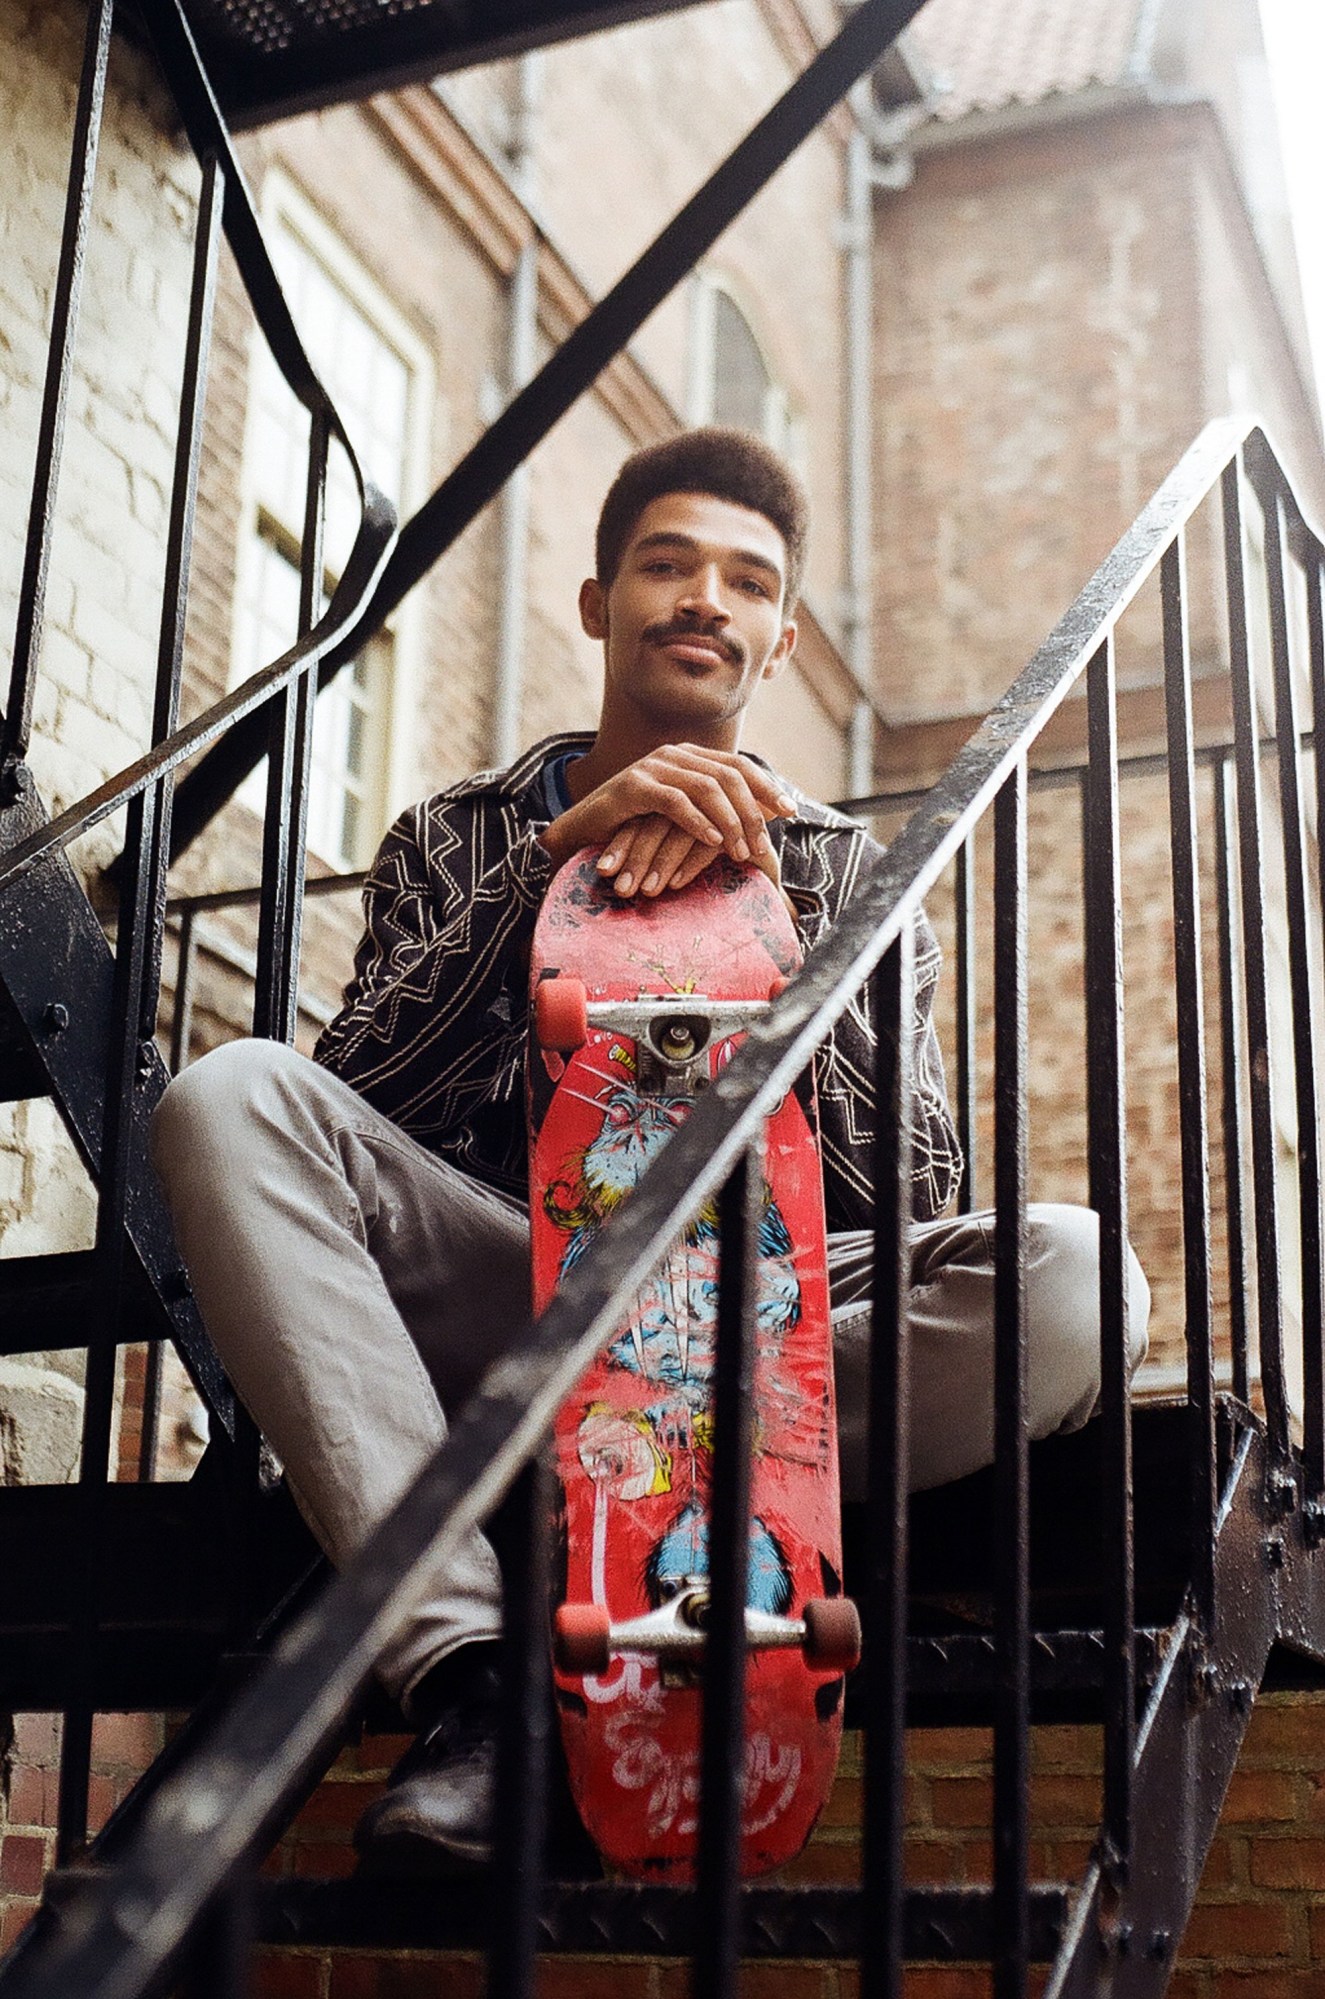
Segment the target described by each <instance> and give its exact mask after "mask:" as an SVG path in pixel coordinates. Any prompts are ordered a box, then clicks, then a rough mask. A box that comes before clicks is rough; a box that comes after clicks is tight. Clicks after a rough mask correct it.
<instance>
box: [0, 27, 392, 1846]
mask: <svg viewBox="0 0 1325 1999" xmlns="http://www.w3.org/2000/svg"><path fill="white" fill-rule="evenodd" d="M142 12H143V14H144V16H145V17H146V19H147V20H148V23H149V25H150V26H151V28H152V30H153V33H154V35H155V36H156V38H157V42H158V47H159V49H160V51H161V53H162V56H163V60H164V61H165V62H166V63H167V66H168V73H169V74H170V75H171V77H172V80H173V82H174V84H175V86H176V89H177V92H178V93H179V94H181V95H182V96H184V97H186V98H187V99H188V101H189V102H190V105H191V116H192V129H193V133H194V137H195V140H196V143H197V155H198V161H199V165H200V169H201V182H200V189H199V199H198V208H197V216H196V222H195V225H194V254H193V270H192V281H191V287H190V298H189V315H188V329H187V337H186V346H185V353H184V357H183V366H182V375H181V386H180V408H179V420H178V429H177V443H176V452H175V465H174V477H173V482H172V489H171V497H170V512H169V523H168V528H167V540H166V562H165V576H164V587H163V593H162V602H161V612H160V622H159V636H158V644H157V659H156V678H155V697H154V705H153V712H152V721H151V748H150V749H149V750H148V751H147V753H146V754H145V755H144V756H143V757H141V758H139V759H138V760H137V762H136V763H135V764H134V765H133V766H132V767H131V768H130V769H129V770H128V771H125V772H121V773H120V774H119V776H118V777H116V778H113V779H111V780H110V781H109V782H108V783H106V784H104V785H102V786H101V787H100V788H99V789H98V790H97V791H96V792H94V793H93V794H92V795H91V796H89V797H88V798H85V799H83V800H81V801H80V802H79V803H78V804H77V805H75V806H74V807H73V808H71V810H70V811H69V812H66V813H64V814H63V815H62V816H61V817H60V818H59V819H57V820H55V821H54V822H52V823H50V824H42V823H41V814H40V810H39V808H38V807H37V805H36V801H35V797H34V795H33V792H32V788H31V784H30V780H29V779H28V774H27V772H26V769H25V762H24V760H25V757H26V753H27V749H28V745H29V740H30V735H31V729H32V716H33V709H34V697H35V690H36V684H37V676H38V672H39V666H40V656H41V637H42V622H43V604H44V598H45V586H46V578H47V573H48V569H49V562H50V550H51V544H52V538H53V534H54V530H55V524H56V503H57V493H58V483H59V473H60V464H61V457H62V447H63V441H64V428H65V408H66V403H67V397H68V387H69V382H70V380H71V375H72V370H73V365H74V356H75V338H76V331H77V324H78V316H79V303H80V298H81V293H82V286H83V276H84V266H85V255H84V252H85V247H86V243H87V237H88V231H89V228H90V226H91V216H92V205H93V199H94V191H95V165H96V156H97V147H98V139H99V135H100V129H101V122H102V116H103V110H104V98H105V82H106V67H107V58H108V50H109V41H110V34H111V23H112V15H113V7H112V5H111V0H96V4H94V5H93V7H92V8H91V9H90V11H89V16H88V24H87V32H86V40H85V49H84V60H83V71H82V82H81V87H80V93H79V99H78V110H77V116H76V121H75V129H74V138H73V155H72V164H71V171H70V178H69V194H68V201H67V206H66V215H65V225H64V234H63V239H62V245H61V252H60V259H59V266H58V272H57V277H56V285H55V296H54V303H53V309H52V335H51V342H50V347H49V352H48V363H47V374H46V383H45V391H44V397H43V405H42V416H41V424H40V431H39V437H38V443H37V454H36V469H35V474H34V480H33V492H32V501H31V506H30V511H29V524H28V535H27V543H26V552H25V563H24V572H23V577H22V583H21V590H20V598H19V610H18V620H17V632H16V640H15V648H14V658H13V666H12V672H11V678H10V684H9V693H8V701H7V706H6V709H5V714H4V717H3V722H2V723H0V803H2V804H4V805H6V806H8V807H10V808H11V810H13V811H14V813H15V815H16V818H15V822H13V823H12V824H11V829H10V830H11V833H13V832H16V833H17V835H18V837H17V838H16V839H13V841H12V844H11V845H10V846H9V848H8V851H7V852H6V853H5V854H4V856H3V860H2V861H0V883H3V884H14V883H16V882H21V881H23V879H24V877H25V876H27V875H30V874H32V873H33V872H34V871H35V870H36V869H38V868H44V869H45V870H46V875H45V880H46V885H47V887H48V889H49V892H50V895H51V898H52V901H51V906H50V910H49V919H50V920H52V921H54V920H58V917H57V912H58V911H59V907H60V905H59V894H60V892H61V891H63V892H64V894H65V895H66V896H67V895H69V894H72V893H75V891H74V889H73V883H72V877H68V876H67V874H66V875H61V874H60V873H59V870H58V868H55V869H54V872H53V871H52V869H53V864H54V863H55V862H56V861H57V860H58V857H59V856H60V855H61V853H62V850H63V848H64V846H65V845H66V844H67V843H68V841H69V840H70V839H71V838H72V837H74V836H75V835H76V834H77V833H78V832H80V831H82V830H85V829H87V828H88V827H90V826H92V825H95V824H96V823H97V822H98V821H99V820H101V819H103V818H105V817H106V816H107V815H108V814H109V813H111V812H113V811H115V810H117V809H119V808H121V807H123V806H125V805H127V807H128V818H127V830H126V839H125V847H124V853H123V857H122V869H121V895H120V906H119V921H118V931H117V943H116V963H115V978H114V994H113V1001H112V1019H111V1021H110V1023H109V1035H108V1041H107V1045H106V1047H105V1049H104V1050H98V1051H96V1053H95V1055H94V1056H93V1058H92V1059H94V1060H96V1061H97V1062H98V1063H99V1064H101V1065H104V1098H103V1117H102V1128H101V1137H100V1149H99V1153H98V1154H97V1155H96V1157H95V1159H94V1161H93V1164H94V1167H95V1177H96V1182H97V1229H96V1248H95V1259H96V1263H95V1270H96V1276H95V1281H94V1282H93V1284H92V1285H91V1287H90V1293H89V1299H90V1310H89V1316H90V1318H91V1320H92V1328H93V1330H92V1336H91V1337H90V1339H89V1340H88V1345H87V1369H86V1376H85V1383H84V1415H83V1431H82V1442H81V1452H80V1458H79V1473H78V1483H79V1493H80V1496H81V1500H82V1532H81V1534H80V1536H79V1542H80V1549H81V1552H80V1557H79V1560H80V1574H79V1577H78V1578H77V1583H76V1587H75V1588H74V1590H73V1591H72V1598H73V1601H74V1603H75V1605H76V1610H75V1617H74V1624H73V1628H72V1629H71V1631H70V1640H71V1646H72V1653H73V1657H74V1658H75V1659H76V1660H77V1661H79V1662H81V1670H80V1671H78V1672H76V1673H75V1675H74V1686H73V1695H72V1699H71V1700H70V1701H69V1703H68V1704H67V1706H66V1708H65V1711H64V1725H63V1730H62V1737H61V1765H60V1793H59V1811H58V1821H59V1823H58V1851H59V1853H60V1854H61V1855H62V1856H67V1855H68V1854H70V1853H71V1852H72V1851H73V1850H74V1849H75V1848H76V1847H77V1846H79V1845H80V1844H81V1843H82V1842H83V1840H84V1839H85V1837H86V1832H87V1804H88V1783H89V1770H90V1760H91V1747H92V1726H93V1712H94V1684H95V1679H96V1665H97V1633H98V1629H99V1626H100V1623H101V1617H102V1604H101V1601H100V1595H101V1585H100V1574H101V1568H102V1559H103V1554H104V1547H105V1524H106V1513H105V1501H106V1494H107V1489H108V1485H109V1483H110V1482H111V1479H112V1467H111V1440H112V1434H113V1427H114V1405H115V1393H116V1373H117V1358H118V1352H119V1347H120V1344H121V1342H122V1341H123V1340H124V1339H125V1338H126V1336H127V1334H128V1328H127V1327H126V1285H127V1272H128V1217H129V1209H130V1205H131V1202H132V1201H133V1199H134V1197H135V1193H136V1189H137V1183H138V1180H139V1178H140V1174H139V1172H138V1167H139V1163H140V1162H141V1159H142V1157H143V1154H144V1141H145V1129H146V1120H147V1117H148V1115H149V1114H150V1111H151V1109H152V1106H153V1104H154V1102H155V1100H156V1097H157V1096H158V1095H159V1094H160V1088H161V1084H162V1081H163V1080H164V1079H163V1077H162V1075H161V1072H160V1069H159V1065H158V1064H156V1062H155V1057H154V1036H155V1032H156V1015H157V1006H158V997H159V989H160V975H161V944H162V935H163V922H164V906H165V896H166V870H167V865H168V854H169V849H170V824H171V807H172V793H173V785H174V779H175V773H176V771H177V770H178V769H179V768H180V766H181V765H182V763H183V762H184V761H185V760H186V759H187V758H188V757H189V755H190V754H191V753H192V752H194V751H196V750H197V749H198V748H200V747H201V746H202V745H204V744H205V743H206V742H208V741H210V740H212V739H213V738H214V737H216V736H217V735H218V734H220V733H221V732H222V731H223V730H224V729H225V728H226V727H227V726H230V725H232V724H233V722H234V720H235V718H236V717H238V716H242V715H244V714H248V713H252V712H257V711H258V710H259V709H260V708H263V710H264V713H263V727H264V729H265V732H266V734H265V742H266V745H267V748H268V750H269V754H270V762H271V771H272V779H271V785H270V788H269V809H268V813H267V820H266V824H267V839H266V846H265V851H264V865H263V873H262V884H261V893H260V915H259V940H260V941H259V968H260V977H259V980H258V982H257V987H256V993H257V1001H256V1005H255V1012H254V1021H253V1025H254V1031H255V1032H259V1033H262V1032H267V1033H284V1032H287V1031H288V1024H289V1020H290V1017H291V1008H292V1005H293V987H294V981H295V977H296V968H297V965H298V957H299V914H300V910H301V907H302V902H301V898H300V896H299V895H298V893H296V892H294V891H293V889H292V881H296V882H297V880H298V879H299V878H301V876H302V866H301V867H300V869H299V871H298V877H294V876H292V871H291V855H292V854H293V853H296V852H297V853H298V854H299V855H300V856H302V853H303V844H304V841H303V827H304V801H305V798H306V791H307V783H308V758H309V735H310V721H311V704H312V700H313V697H314V695H315V693H316V687H317V667H318V662H319V660H320V659H321V658H322V657H323V656H324V655H325V653H326V652H327V650H328V648H329V647H330V646H331V645H333V644H334V643H335V642H336V641H337V640H338V639H339V638H340V637H341V636H342V635H343V634H344V632H345V631H346V630H347V628H348V627H349V625H350V623H351V622H352V621H353V619H354V618H355V617H356V616H357V615H358V614H359V612H360V609H361V606H362V603H363V602H364V600H365V598H366V596H367V594H368V592H369V591H370V589H371V586H372V584H373V582H374V579H375V577H376V575H377V573H378V571H379V569H380V568H381V565H382V563H383V561H384V560H385V557H386V555H387V552H388V550H389V548H390V545H391V542H392V538H393V531H394V516H393V514H392V511H391V509H390V507H389V506H388V505H387V503H386V502H385V501H384V500H383V499H382V497H381V495H380V494H378V493H377V492H376V490H375V489H374V488H373V487H372V486H371V485H370V484H369V483H368V482H367V481H366V480H365V479H364V477H363V475H362V473H361V471H360V468H359V463H358V460H357V458H356V456H355V453H354V450H353V447H352V445H351V443H350V440H349V439H348V437H347V436H346V434H345V431H344V428H343V426H342V424H341V421H340V418H339V417H338V416H337V414H336V411H335V409H334V407H333V406H332V404H331V402H330V401H329V399H328V397H327V395H326V392H325V390H324V389H323V387H322V385H321V383H320V382H319V380H318V378H317V377H316V375H315V374H314V372H313V369H312V367H311V365H310V363H309V361H308V358H307V355H306V353H305V351H304V347H303V345H302V342H301V340H300V337H299V335H298V333H297V331H296V329H295V326H294V323H293V321H292V320H291V318H290V315H289V312H288V309H287V307H286V305H285V301H284V298H283V296H282V293H281V290H280V286H279V284H278V282H277V279H276V274H275V271H274V269H273V267H272V264H271V261H270V258H269V256H268V254H267V251H266V248H265V245H264V244H263V241H262V238H261V235H260V233H259V231H258V227H257V222H256V217H255V215H254V211H253V208H252V204H251V202H250V199H249V195H248V192H247V190H246V188H245V185H244V181H243V177H242V175H241V173H240V169H239V165H238V162H237V160H236V159H235V157H234V153H233V150H232V148H231V145H230V141H229V138H228V136H227V134H226V131H225V128H224V126H223V124H222V123H221V121H220V118H219V116H218V115H217V113H216V110H215V106H214V104H213V103H212V101H211V98H210V93H209V92H208V90H207V85H206V79H205V77H204V76H203V75H202V72H201V70H200V69H199V68H198V66H197V64H196V59H195V58H194V56H193V52H192V45H191V43H190V40H189V37H188V32H187V28H186V26H185V23H184V18H183V15H182V14H181V13H179V12H178V11H177V10H176V9H175V8H174V7H173V6H172V5H171V4H170V0H160V4H152V0H149V4H148V5H147V6H145V7H144V8H143V10H142ZM222 232H224V233H225V234H226V235H227V236H228V238H229V241H230V244H231V248H232V250H233V251H234V253H235V257H236V262H237V265H238V269H239V272H240V276H241V279H242V281H243V283H244V285H245V287H246V290H247V293H248V297H249V300H250V303H251V305H252V308H253V313H254V317H255V320H256V323H257V326H258V328H259V329H260V331H261V333H262V334H263V336H264V337H265V339H266V341H267V343H268V346H269V348H270V350H271V353H272V356H273V358H274V360H275V361H276V364H277V366H278V367H279V369H280V371H281V373H282V375H283V377H284V379H285V381H286V382H287V383H288V385H289V387H290V389H291V390H292V391H293V393H294V394H295V395H296V396H297V397H298V398H299V400H300V401H301V402H302V403H303V404H304V406H305V408H306V409H307V411H308V413H309V419H310V427H311V436H312V441H311V447H310V452H309V474H308V493H309V499H308V520H307V524H306V531H305V535H304V543H303V549H302V578H303V594H302V600H301V617H300V635H299V638H298V642H297V643H296V644H295V645H294V646H293V647H292V648H291V649H290V650H289V651H288V652H287V653H285V654H284V655H283V656H282V658H281V659H279V660H278V661H277V662H275V664H274V665H272V666H270V667H268V668H266V669H265V670H264V671H262V672H260V673H258V674H255V675H254V676H253V677H252V678H251V679H250V680H248V681H247V682H245V683H244V685H243V686H241V687H239V688H237V689H236V690H235V691H234V693H233V694H231V695H230V696H228V697H227V698H226V699H225V700H223V701H221V702H219V703H217V704H216V706H215V707H214V708H212V709H211V710H209V711H208V712H207V713H206V714H204V715H202V716H201V717H199V718H198V719H197V720H196V721H194V722H192V723H190V724H187V725H185V726H184V727H181V726H180V725H179V705H180V686H181V677H182V669H183V652H184V622H185V609H186V603H187V595H188V575H189V562H190V554H191V548H192V539H193V527H194V518H195V511H196V505H197V489H198V476H199V461H200V453H201V441H202V426H203V413H204V406H205V400H206V392H207V376H208V358H209V352H210V345H211V331H212V317H213V305H214V300H215V294H216V282H217V268H218V257H219V250H220V242H221V236H222ZM333 438H334V439H335V440H336V442H337V443H338V444H339V446H340V447H341V448H342V450H343V451H344V453H345V456H346V459H347V462H348V464H349V467H350V470H351V473H352V475H353V478H354V481H355V484H356V486H357V489H358V495H359V501H360V509H361V512H360V520H359V524H358V528H357V532H356V534H355V538H354V542H353V546H352V549H351V552H350V555H349V557H348V560H347V562H346V565H345V570H344V574H343V577H342V580H341V583H340V585H339V587H338V588H337V590H336V591H335V593H334V595H333V596H332V599H331V601H330V603H329V604H328V605H327V607H326V608H325V610H323V609H322V606H321V603H320V599H318V598H317V597H316V596H315V594H314V591H315V586H314V582H313V579H314V578H317V579H319V580H320V577H321V564H320V555H319V550H320V520H321V512H322V504H323V493H324V488H325V480H326V470H327V448H328V443H329V440H331V439H333ZM273 702H274V703H275V706H274V707H273V706H272V705H271V704H272V703H273ZM264 704H265V707H264ZM25 822H26V823H25ZM65 914H66V915H67V912H65ZM65 1018H66V1019H67V1018H68V1010H67V1008H66V1009H65ZM224 1413H225V1414H227V1415H228V1413H229V1412H228V1411H227V1412H224ZM238 1427H239V1430H240V1433H241V1434H246V1435H247V1436H248V1438H249V1444H250V1449H249V1452H248V1457H249V1459H250V1460H253V1459H254V1458H255V1453H256V1443H255V1440H254V1439H253V1436H252V1433H251V1430H250V1429H249V1427H248V1426H246V1424H245V1422H244V1419H242V1417H241V1418H239V1419H238Z"/></svg>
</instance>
